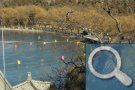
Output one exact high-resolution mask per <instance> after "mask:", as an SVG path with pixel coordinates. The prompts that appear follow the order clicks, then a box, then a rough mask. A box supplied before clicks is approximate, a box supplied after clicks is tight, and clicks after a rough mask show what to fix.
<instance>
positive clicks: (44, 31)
mask: <svg viewBox="0 0 135 90" xmlns="http://www.w3.org/2000/svg"><path fill="white" fill-rule="evenodd" d="M2 29H3V31H11V32H21V33H35V34H36V33H40V34H44V33H50V34H56V35H60V36H61V37H65V38H70V39H75V40H77V41H78V40H79V39H78V38H75V37H72V36H70V35H66V34H64V33H62V32H61V33H60V32H55V31H49V30H42V29H38V30H37V29H23V28H0V31H2ZM46 29H48V28H46ZM49 29H52V28H49ZM79 41H80V40H79Z"/></svg>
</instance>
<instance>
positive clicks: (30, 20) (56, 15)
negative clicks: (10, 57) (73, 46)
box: [0, 0, 135, 35]
mask: <svg viewBox="0 0 135 90" xmlns="http://www.w3.org/2000/svg"><path fill="white" fill-rule="evenodd" d="M101 1H103V2H101ZM134 2H135V1H134V0H3V1H2V2H1V5H0V6H1V8H0V23H1V25H5V26H7V27H12V26H22V27H32V26H34V25H36V26H38V25H39V26H44V25H47V24H51V25H52V26H56V27H60V28H64V29H63V30H65V29H66V30H70V31H71V32H74V31H75V32H76V31H77V32H80V30H89V31H90V30H92V31H94V32H98V33H99V32H109V33H110V34H111V35H116V34H117V33H119V32H118V30H117V26H116V22H115V20H113V19H112V18H111V17H110V16H109V15H108V13H111V14H112V15H113V17H114V18H116V19H117V20H118V23H119V26H120V28H121V32H128V31H132V30H134V29H135V16H134V13H135V8H134V6H135V5H134V4H135V3H134Z"/></svg>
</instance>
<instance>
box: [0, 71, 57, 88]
mask: <svg viewBox="0 0 135 90" xmlns="http://www.w3.org/2000/svg"><path fill="white" fill-rule="evenodd" d="M5 87H6V89H5ZM52 88H53V89H52ZM50 89H51V90H55V89H54V86H53V84H52V83H51V82H43V81H37V80H33V79H32V76H31V73H30V72H29V73H28V75H27V80H26V81H24V82H22V83H20V84H18V85H15V86H13V87H12V86H11V85H10V83H9V82H8V81H7V80H6V78H5V77H4V75H3V73H2V72H1V71H0V90H50Z"/></svg>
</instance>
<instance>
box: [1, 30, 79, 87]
mask: <svg viewBox="0 0 135 90" xmlns="http://www.w3.org/2000/svg"><path fill="white" fill-rule="evenodd" d="M0 36H1V32H0ZM39 37H40V38H39ZM0 39H1V37H0ZM67 39H68V38H66V37H61V36H59V35H54V34H47V33H44V34H39V33H36V34H34V33H19V32H4V40H5V60H6V78H7V79H8V80H9V82H10V83H11V84H12V85H16V84H18V83H19V82H21V81H23V80H25V79H26V74H27V72H31V73H32V76H33V79H37V80H39V79H41V78H44V80H50V79H49V78H48V75H53V74H54V73H53V72H52V68H53V67H56V68H59V69H60V68H61V69H62V68H63V67H64V64H62V62H61V61H60V60H59V57H60V56H62V55H64V56H65V57H66V58H70V57H72V56H74V57H75V56H76V55H77V54H78V53H79V52H77V51H78V47H77V45H76V44H75V43H74V41H73V40H69V41H72V42H67V41H68V40H67ZM17 60H20V61H21V65H18V64H17ZM0 69H1V70H3V62H2V43H1V42H0Z"/></svg>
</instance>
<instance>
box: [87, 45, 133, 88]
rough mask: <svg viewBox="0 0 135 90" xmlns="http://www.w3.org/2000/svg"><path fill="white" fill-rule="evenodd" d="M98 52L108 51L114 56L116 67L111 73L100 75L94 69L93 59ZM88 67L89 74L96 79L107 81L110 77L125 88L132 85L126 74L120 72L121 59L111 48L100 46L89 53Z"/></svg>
mask: <svg viewBox="0 0 135 90" xmlns="http://www.w3.org/2000/svg"><path fill="white" fill-rule="evenodd" d="M99 51H109V52H111V53H112V54H114V56H115V57H116V64H117V65H116V67H115V69H114V70H113V71H112V72H110V73H108V74H101V73H99V72H97V71H96V70H95V69H94V67H93V58H94V56H95V55H96V53H98V52H99ZM88 67H89V69H90V71H91V73H92V74H93V75H95V76H96V77H98V78H101V79H109V78H112V77H116V78H117V79H118V80H119V81H120V82H121V83H122V84H124V85H125V86H129V85H131V84H132V79H131V78H130V77H129V76H128V75H127V74H126V73H124V72H122V71H121V70H120V68H121V57H120V55H119V53H118V52H117V51H116V50H115V49H113V48H112V47H109V46H100V47H98V48H96V49H94V50H93V51H92V52H91V54H90V56H89V58H88Z"/></svg>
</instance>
